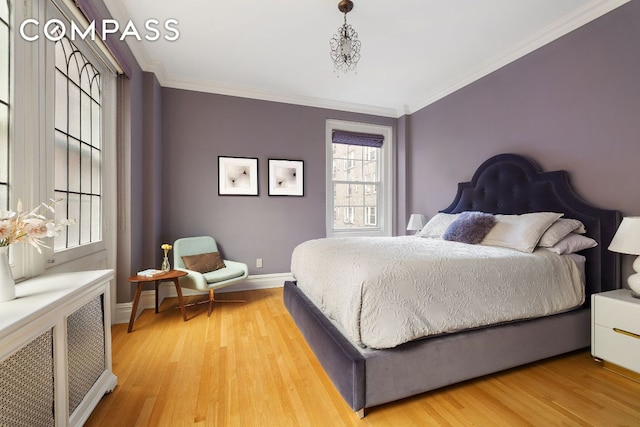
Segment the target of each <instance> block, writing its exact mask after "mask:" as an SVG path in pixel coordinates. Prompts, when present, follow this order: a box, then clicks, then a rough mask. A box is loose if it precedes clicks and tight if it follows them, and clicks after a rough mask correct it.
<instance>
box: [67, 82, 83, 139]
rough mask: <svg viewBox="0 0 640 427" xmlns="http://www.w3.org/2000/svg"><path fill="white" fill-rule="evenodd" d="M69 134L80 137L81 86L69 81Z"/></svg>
mask: <svg viewBox="0 0 640 427" xmlns="http://www.w3.org/2000/svg"><path fill="white" fill-rule="evenodd" d="M67 96H68V98H69V110H68V114H69V135H71V136H74V137H76V138H80V88H79V87H78V86H76V85H74V84H72V83H69V88H68V92H67Z"/></svg>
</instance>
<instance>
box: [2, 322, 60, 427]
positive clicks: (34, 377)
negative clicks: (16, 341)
mask: <svg viewBox="0 0 640 427" xmlns="http://www.w3.org/2000/svg"><path fill="white" fill-rule="evenodd" d="M54 422H55V421H54V414H53V331H52V330H48V331H47V332H45V333H44V334H42V335H40V336H39V337H38V338H36V339H35V340H33V341H32V342H30V343H29V344H27V345H26V346H25V347H23V348H22V349H20V350H19V351H18V352H17V353H15V354H14V355H12V356H11V357H9V358H8V359H6V360H4V361H2V362H0V426H11V427H40V426H42V427H50V426H53V425H54Z"/></svg>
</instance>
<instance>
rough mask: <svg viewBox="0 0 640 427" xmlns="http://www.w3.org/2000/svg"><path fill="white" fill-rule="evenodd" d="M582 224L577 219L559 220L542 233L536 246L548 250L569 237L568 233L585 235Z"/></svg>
mask: <svg viewBox="0 0 640 427" xmlns="http://www.w3.org/2000/svg"><path fill="white" fill-rule="evenodd" d="M586 231H587V230H586V229H585V228H584V224H583V223H582V222H580V221H578V220H577V219H568V218H560V219H559V220H557V221H556V222H554V223H553V224H551V227H549V228H548V229H547V231H545V232H544V234H543V235H542V237H541V238H540V242H539V243H538V246H541V247H543V248H550V247H551V246H553V245H555V244H556V243H558V242H559V241H560V240H562V239H564V238H565V237H567V236H568V235H569V233H571V232H573V233H579V234H584V233H586Z"/></svg>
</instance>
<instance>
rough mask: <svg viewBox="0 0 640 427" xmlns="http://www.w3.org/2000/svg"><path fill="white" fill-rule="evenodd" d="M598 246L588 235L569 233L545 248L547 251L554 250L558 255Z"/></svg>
mask: <svg viewBox="0 0 640 427" xmlns="http://www.w3.org/2000/svg"><path fill="white" fill-rule="evenodd" d="M596 246H598V242H596V241H595V240H593V239H592V238H590V237H587V236H583V235H582V234H577V233H570V234H569V235H568V236H567V237H565V238H564V239H562V240H560V241H559V242H558V243H556V244H555V245H553V246H552V247H550V248H545V249H546V250H548V251H551V252H555V253H557V254H558V255H564V254H572V253H574V252H580V251H582V250H585V249H589V248H594V247H596Z"/></svg>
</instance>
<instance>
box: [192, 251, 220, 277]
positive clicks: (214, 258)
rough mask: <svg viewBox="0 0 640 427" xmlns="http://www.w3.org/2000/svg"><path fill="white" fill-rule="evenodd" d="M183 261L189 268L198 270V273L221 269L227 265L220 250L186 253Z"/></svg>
mask: <svg viewBox="0 0 640 427" xmlns="http://www.w3.org/2000/svg"><path fill="white" fill-rule="evenodd" d="M182 262H184V266H185V267H186V268H187V269H189V270H193V271H197V272H198V273H208V272H209V271H215V270H220V269H221V268H225V267H226V265H224V261H222V259H221V258H220V253H218V252H207V253H204V254H198V255H185V256H183V257H182Z"/></svg>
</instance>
